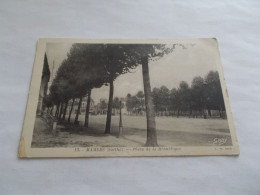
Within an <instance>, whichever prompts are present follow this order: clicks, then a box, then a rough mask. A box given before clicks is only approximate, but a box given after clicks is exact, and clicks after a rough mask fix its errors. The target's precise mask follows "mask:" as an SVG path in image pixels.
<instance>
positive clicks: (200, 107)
mask: <svg viewBox="0 0 260 195" xmlns="http://www.w3.org/2000/svg"><path fill="white" fill-rule="evenodd" d="M152 96H153V103H154V108H155V113H156V116H176V117H179V116H187V117H194V118H195V117H196V118H197V117H204V118H208V117H213V115H214V117H221V118H225V117H226V114H225V105H224V100H223V95H222V89H221V85H220V80H219V74H218V72H217V71H210V72H208V74H207V75H206V77H205V78H204V79H203V78H202V77H200V76H198V77H194V78H193V80H192V83H191V86H189V85H188V83H187V82H185V81H182V82H180V84H179V87H178V88H177V89H176V88H173V89H171V90H170V89H168V88H167V87H166V86H161V87H160V88H156V87H155V88H153V90H152ZM126 108H127V111H128V113H129V114H131V115H143V114H144V110H145V105H144V94H143V92H142V91H139V92H138V93H137V94H135V95H131V94H127V96H126Z"/></svg>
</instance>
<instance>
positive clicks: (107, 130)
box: [105, 75, 114, 133]
mask: <svg viewBox="0 0 260 195" xmlns="http://www.w3.org/2000/svg"><path fill="white" fill-rule="evenodd" d="M113 95H114V82H113V76H112V75H111V76H110V79H109V100H108V107H107V122H106V130H105V133H110V127H111V114H112V106H113V105H112V104H113Z"/></svg>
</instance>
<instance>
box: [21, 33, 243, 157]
mask: <svg viewBox="0 0 260 195" xmlns="http://www.w3.org/2000/svg"><path fill="white" fill-rule="evenodd" d="M238 154H239V148H238V143H237V138H236V133H235V128H234V124H233V119H232V115H231V110H230V106H229V102H228V94H227V89H226V86H225V82H224V75H223V71H222V67H221V62H220V55H219V51H218V44H217V40H216V39H215V38H208V39H207V38H205V39H176V40H86V39H76V40H75V39H39V41H38V46H37V52H36V58H35V65H34V70H33V75H32V80H31V87H30V92H29V97H28V102H27V110H26V115H25V120H24V127H23V134H22V137H21V141H20V148H19V156H20V157H99V156H100V157H106V156H108V157H109V156H183V155H238Z"/></svg>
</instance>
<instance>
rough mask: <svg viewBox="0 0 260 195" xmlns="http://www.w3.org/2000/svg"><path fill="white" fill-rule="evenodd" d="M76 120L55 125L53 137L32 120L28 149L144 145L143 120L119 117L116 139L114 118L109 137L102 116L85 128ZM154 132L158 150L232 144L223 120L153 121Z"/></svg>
mask: <svg viewBox="0 0 260 195" xmlns="http://www.w3.org/2000/svg"><path fill="white" fill-rule="evenodd" d="M72 118H73V117H72ZM79 120H80V125H79V126H74V125H72V124H68V123H67V122H59V123H58V125H57V133H55V134H53V133H52V131H51V126H50V125H48V124H47V123H46V122H45V121H44V120H43V119H42V118H36V120H35V127H34V133H33V141H32V147H35V148H45V147H88V146H97V147H98V146H99V147H100V146H101V147H126V146H130V147H137V146H144V144H145V142H146V118H145V117H140V116H127V115H123V117H122V120H123V134H122V136H120V137H118V129H119V127H118V124H119V117H118V116H112V123H111V134H110V135H107V134H104V130H105V122H106V116H105V115H97V116H90V119H89V128H85V127H83V122H84V115H81V116H80V117H79ZM156 128H157V140H158V144H159V146H213V145H216V144H218V145H223V146H229V145H231V144H232V143H231V137H230V134H229V128H228V123H227V120H223V119H193V118H191V119H189V118H173V117H157V118H156ZM216 140H217V141H218V140H222V141H221V142H216Z"/></svg>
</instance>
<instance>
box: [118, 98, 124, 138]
mask: <svg viewBox="0 0 260 195" xmlns="http://www.w3.org/2000/svg"><path fill="white" fill-rule="evenodd" d="M119 109H120V110H119V132H118V137H120V136H122V131H123V124H122V102H121V101H120V107H119Z"/></svg>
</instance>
